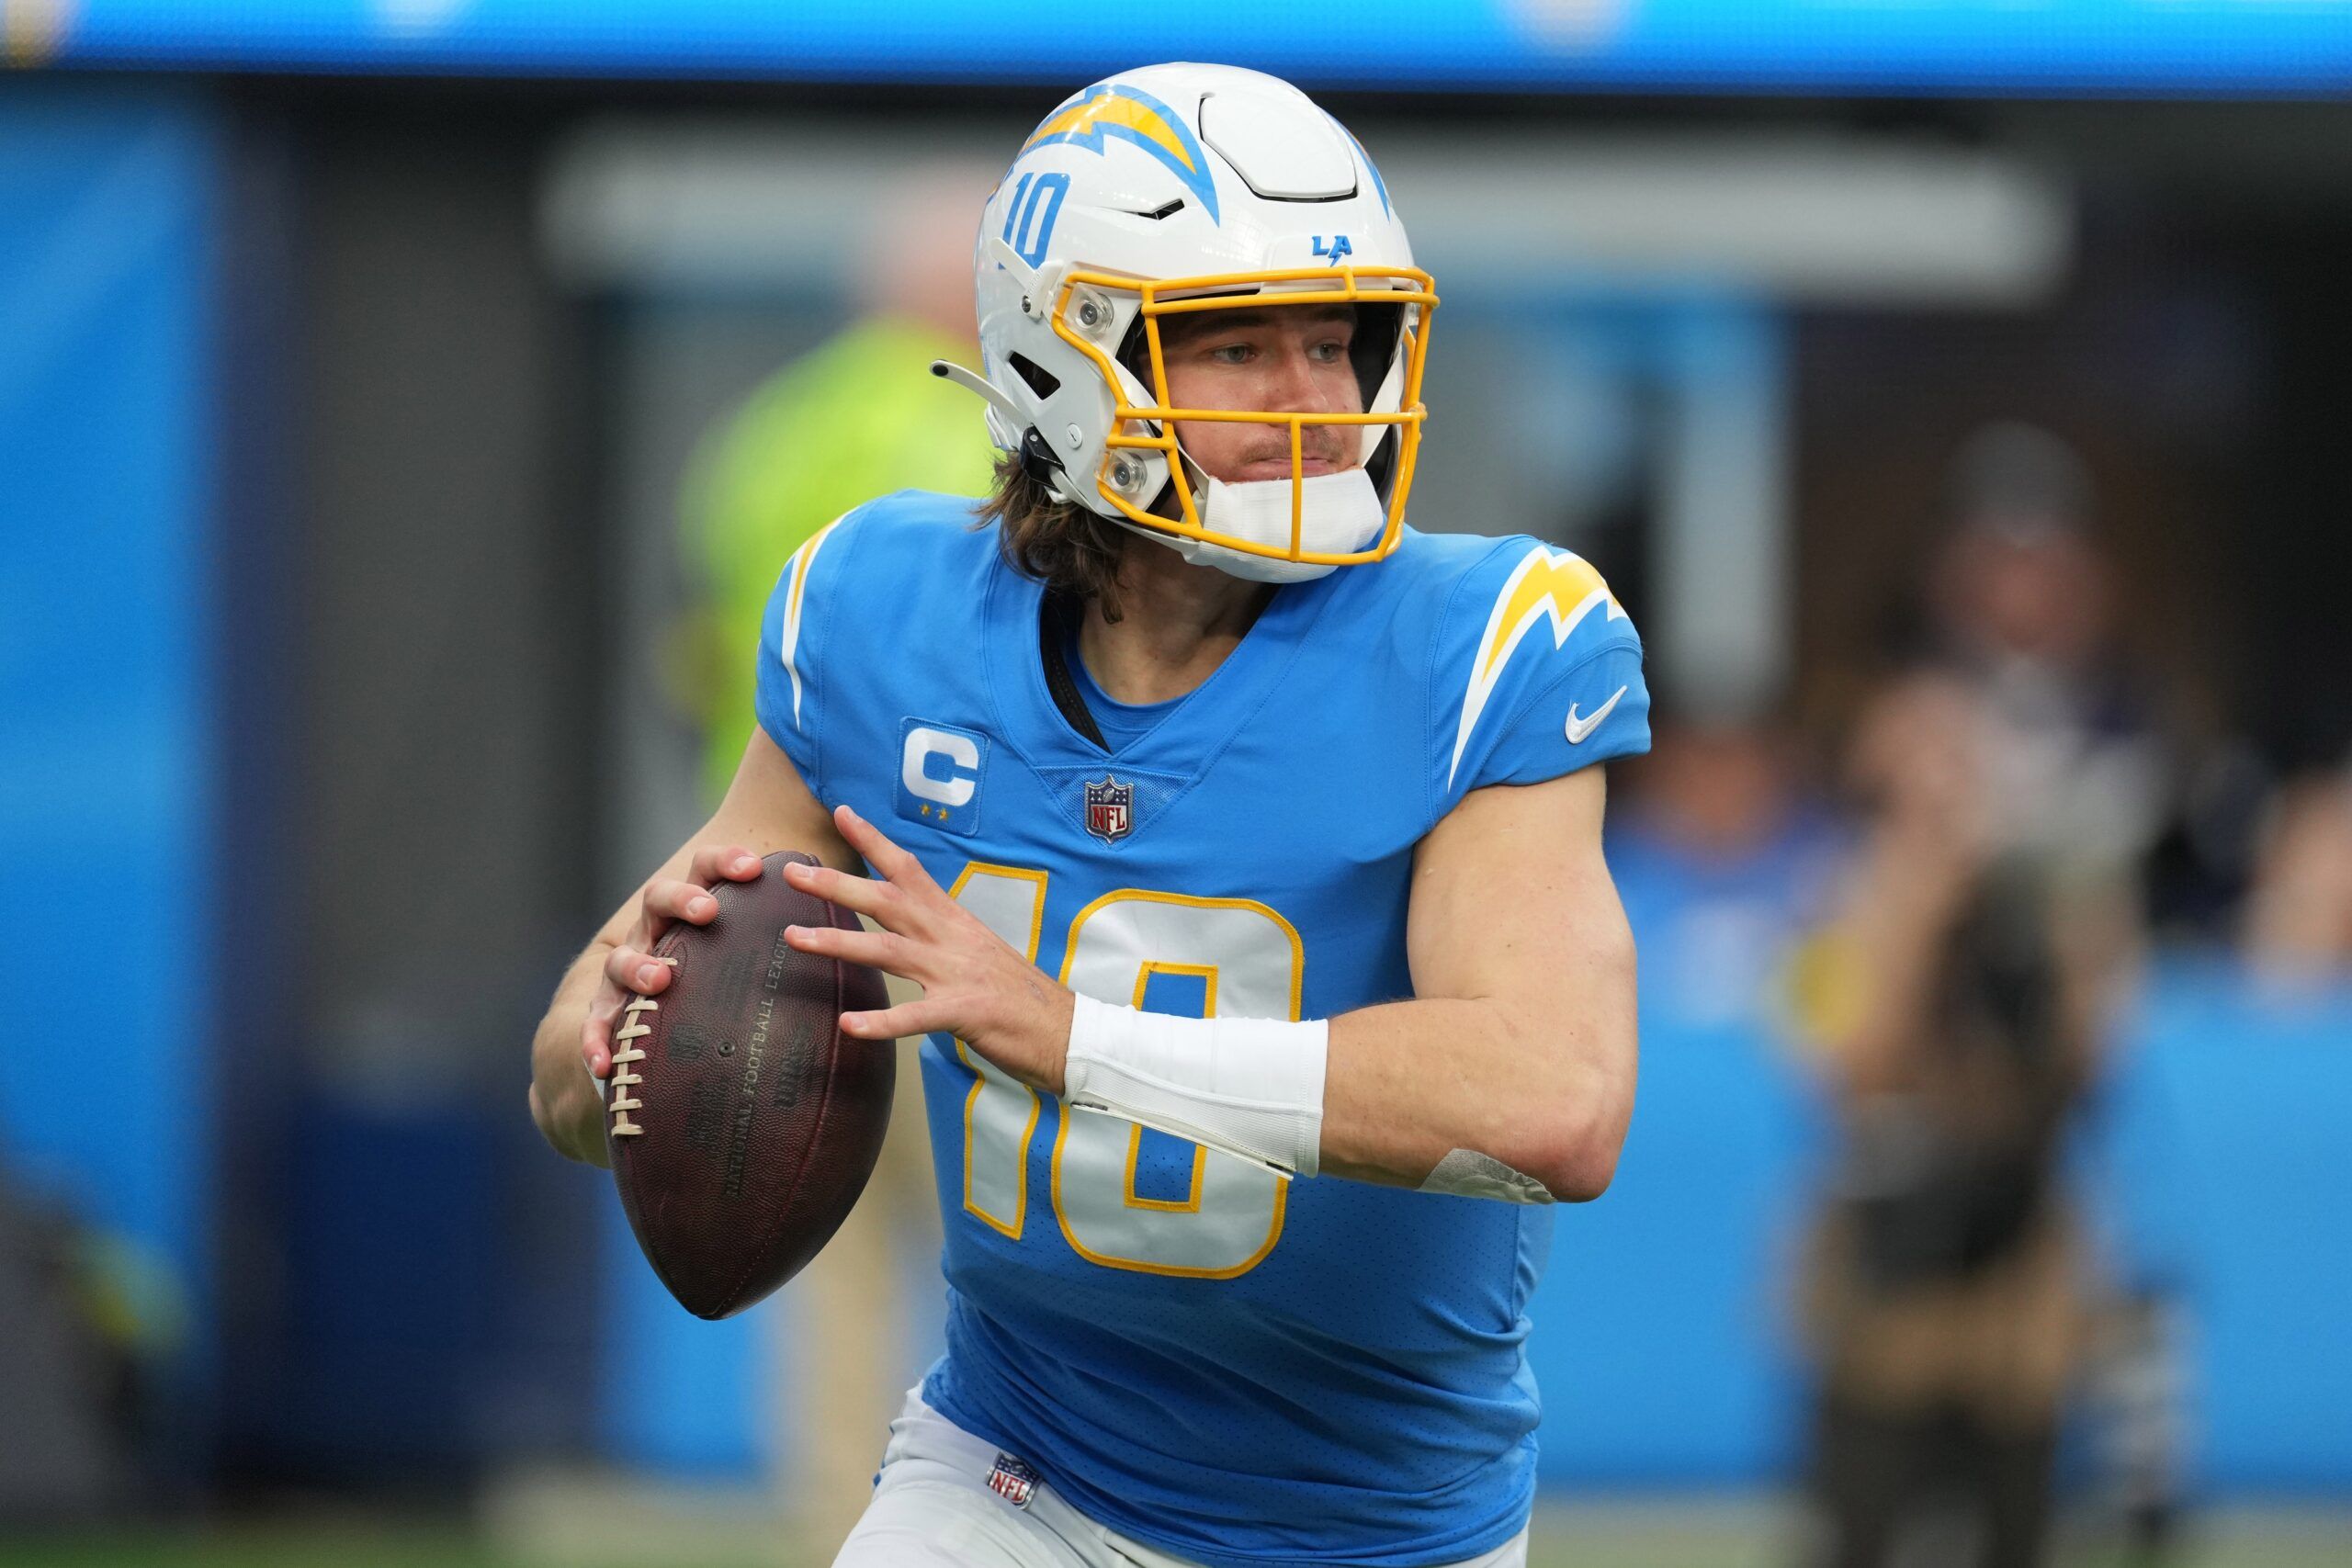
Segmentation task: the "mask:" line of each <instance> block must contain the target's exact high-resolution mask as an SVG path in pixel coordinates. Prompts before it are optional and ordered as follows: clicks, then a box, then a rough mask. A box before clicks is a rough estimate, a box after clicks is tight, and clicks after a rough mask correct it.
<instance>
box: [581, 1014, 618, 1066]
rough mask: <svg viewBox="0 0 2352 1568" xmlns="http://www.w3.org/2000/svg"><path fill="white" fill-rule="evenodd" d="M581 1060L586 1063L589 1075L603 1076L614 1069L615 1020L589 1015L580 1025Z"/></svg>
mask: <svg viewBox="0 0 2352 1568" xmlns="http://www.w3.org/2000/svg"><path fill="white" fill-rule="evenodd" d="M580 1060H581V1061H582V1063H583V1064H585V1065H586V1066H587V1068H588V1076H589V1077H598V1078H601V1077H604V1076H605V1074H606V1073H609V1072H611V1071H612V1070H613V1021H612V1020H611V1019H610V1018H599V1017H598V1016H596V1014H594V1013H593V1012H592V1013H590V1014H589V1015H588V1021H587V1022H585V1023H583V1024H582V1025H581V1026H580Z"/></svg>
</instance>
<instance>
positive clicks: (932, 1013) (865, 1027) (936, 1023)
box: [842, 997, 955, 1040]
mask: <svg viewBox="0 0 2352 1568" xmlns="http://www.w3.org/2000/svg"><path fill="white" fill-rule="evenodd" d="M933 1031H940V1032H948V1033H952V1032H954V1031H955V1021H954V1020H953V1019H952V1018H950V1017H949V1016H948V1011H947V1008H946V1005H945V1004H944V1003H942V1002H934V1001H932V1000H930V999H929V998H922V997H918V998H916V999H915V1000H913V1001H910V1002H900V1003H899V1005H898V1006H897V1007H894V1008H884V1009H883V1010H881V1011H879V1012H845V1013H843V1014H842V1033H843V1034H846V1035H848V1036H850V1037H851V1038H852V1039H854V1040H899V1039H903V1038H904V1037H905V1036H907V1035H910V1034H929V1033H931V1032H933Z"/></svg>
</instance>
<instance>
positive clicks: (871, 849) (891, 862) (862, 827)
mask: <svg viewBox="0 0 2352 1568" xmlns="http://www.w3.org/2000/svg"><path fill="white" fill-rule="evenodd" d="M833 825H834V826H835V827H837V828H839V829H841V830H842V838H844V839H846V840H849V847H850V848H851V849H854V850H855V851H856V852H858V853H859V854H861V855H864V856H865V863H866V864H868V865H870V866H872V867H873V868H874V869H875V870H876V871H878V872H880V873H881V874H883V875H884V876H886V877H888V878H889V880H890V885H891V886H894V887H903V888H905V889H906V890H907V891H908V892H910V893H919V892H932V893H936V892H938V891H939V884H937V883H936V882H933V880H932V879H931V873H929V872H927V871H925V870H923V868H922V862H921V861H919V860H917V859H915V857H914V856H913V855H911V854H910V853H908V852H906V851H904V850H902V849H900V848H899V846H898V845H896V844H894V843H892V842H891V841H890V840H889V837H888V835H887V834H885V833H884V832H883V831H882V829H879V828H876V826H875V825H874V824H873V823H871V822H868V821H867V820H866V819H865V818H863V817H860V816H859V815H858V814H857V813H856V812H854V811H852V810H851V809H850V808H849V807H846V806H837V807H833Z"/></svg>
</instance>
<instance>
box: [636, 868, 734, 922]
mask: <svg viewBox="0 0 2352 1568" xmlns="http://www.w3.org/2000/svg"><path fill="white" fill-rule="evenodd" d="M645 908H646V909H647V910H648V912H650V913H652V914H656V915H662V916H666V917H667V918H668V919H673V920H684V921H685V922H686V923H687V924H689V925H696V926H700V925H707V924H708V923H709V922H710V920H711V919H712V918H713V917H715V916H716V915H717V914H718V899H716V898H714V897H711V896H710V894H709V893H708V892H707V891H706V890H705V889H704V887H703V886H702V885H701V884H700V883H695V882H680V881H677V880H675V879H673V878H671V877H663V878H662V879H661V880H659V881H657V882H654V883H651V884H650V885H649V886H647V887H646V889H645Z"/></svg>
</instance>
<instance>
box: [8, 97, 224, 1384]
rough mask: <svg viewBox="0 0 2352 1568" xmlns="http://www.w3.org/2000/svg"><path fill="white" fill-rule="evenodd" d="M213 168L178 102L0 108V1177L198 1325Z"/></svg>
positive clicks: (211, 929) (14, 100)
mask: <svg viewBox="0 0 2352 1568" xmlns="http://www.w3.org/2000/svg"><path fill="white" fill-rule="evenodd" d="M216 164H217V148H216V137H215V133H214V130H213V127H212V125H211V123H210V121H209V118H208V117H207V116H206V114H205V113H204V112H203V110H202V108H201V107H199V105H198V103H197V102H196V101H195V100H193V99H192V98H190V97H187V96H181V95H177V94H174V93H171V92H167V91H146V90H131V91H123V90H119V89H107V90H103V91H93V90H88V89H78V88H72V87H66V86H61V85H51V84H28V83H22V82H18V83H12V84H8V85H6V90H5V91H0V908H5V909H6V910H7V911H8V912H9V914H10V917H11V926H12V928H13V931H14V939H13V941H12V942H11V946H12V947H13V948H14V949H15V950H16V952H17V954H18V959H17V962H18V964H20V965H21V966H20V967H19V968H18V970H17V973H15V974H13V975H11V976H8V984H7V991H8V994H9V997H10V998H11V1006H12V1012H13V1017H12V1020H11V1026H10V1031H9V1032H10V1034H11V1036H12V1041H11V1044H10V1046H9V1049H8V1050H7V1053H6V1067H5V1074H6V1093H0V1159H5V1160H6V1163H7V1165H8V1166H9V1167H11V1168H13V1169H14V1170H15V1171H16V1172H17V1174H18V1175H19V1177H20V1178H22V1179H26V1180H28V1182H29V1183H30V1185H31V1186H32V1187H33V1189H34V1190H35V1191H36V1193H38V1194H42V1195H46V1196H49V1197H51V1198H53V1199H58V1200H62V1201H68V1202H70V1203H71V1204H72V1205H73V1206H74V1208H75V1209H77V1210H78V1211H79V1212H80V1213H82V1214H83V1215H84V1216H85V1219H86V1220H87V1221H89V1222H90V1223H92V1224H96V1225H97V1226H100V1227H102V1228H103V1229H104V1230H105V1231H106V1232H107V1233H108V1234H109V1235H110V1236H111V1237H112V1238H113V1239H114V1240H115V1241H117V1242H118V1243H119V1244H121V1246H123V1247H126V1248H128V1249H129V1251H128V1258H129V1260H130V1267H131V1268H132V1269H133V1271H134V1272H135V1273H137V1274H140V1275H141V1276H143V1277H145V1279H146V1280H147V1281H148V1287H149V1289H151V1290H152V1291H153V1292H158V1293H160V1294H162V1295H164V1296H168V1297H175V1298H176V1299H177V1300H178V1301H179V1302H180V1303H182V1304H183V1305H187V1306H192V1307H193V1308H194V1309H195V1310H196V1311H197V1313H198V1318H199V1322H200V1319H201V1314H202V1309H203V1305H204V1302H205V1300H206V1298H207V1295H208V1293H209V1292H208V1287H207V1280H206V1270H205V1259H206V1257H207V1255H208V1241H207V1235H206V1215H207V1208H208V1201H209V1200H208V1193H209V1166H208V1159H209V1145H208V1142H207V1126H208V1123H209V1120H210V1117H211V1114H212V1108H211V1106H210V1104H209V1098H208V1084H209V1077H210V1067H211V1063H212V1054H213V1052H214V1050H215V1049H216V1048H217V1047H218V1045H219V1044H220V1043H221V1042H222V1041H223V1040H224V1039H228V1038H231V1037H232V1033H233V1026H232V1020H229V1019H227V1018H225V1017H224V1016H223V1013H222V1006H223V1003H224V1002H225V1001H226V1000H228V999H229V996H230V993H229V992H227V991H226V990H224V989H223V988H221V987H217V986H216V985H215V983H214V972H213V961H214V957H215V955H216V953H219V952H220V951H221V945H220V944H219V942H218V941H217V939H218V935H219V932H218V928H217V926H216V920H217V919H218V916H217V912H216V911H215V910H214V908H212V904H211V896H210V882H211V878H212V874H213V868H212V866H211V864H210V863H209V853H210V846H211V843H212V840H213V832H212V829H213V812H214V807H215V805H216V802H215V800H214V798H213V794H212V788H211V776H212V767H213V762H214V757H213V754H212V748H213V744H214V734H215V724H216V721H217V718H218V703H217V694H216V693H215V691H214V690H213V688H212V682H211V676H210V671H211V641H212V637H213V635H214V631H215V627H214V626H213V624H212V620H211V615H210V611H209V606H210V604H211V599H212V582H211V566H210V556H209V551H208V539H209V530H210V527H211V523H212V518H211V514H210V510H209V502H210V472H209V462H210V456H211V452H212V443H211V430H210V426H211V417H210V416H211V411H212V407H213V403H212V396H213V387H212V383H211V380H210V365H211V359H212V344H211V331H212V322H211V312H210V299H211V294H210V284H211V276H210V273H211V262H210V255H211V251H210V245H211V240H212V233H213V231H212V220H213V194H214V183H215V174H216ZM167 1315H168V1314H167ZM196 1342H197V1344H198V1346H200V1345H201V1344H202V1339H201V1335H200V1333H199V1336H198V1340H197V1341H196Z"/></svg>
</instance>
